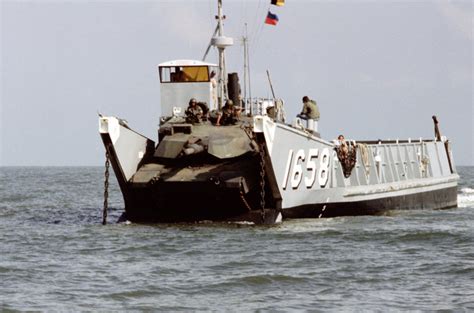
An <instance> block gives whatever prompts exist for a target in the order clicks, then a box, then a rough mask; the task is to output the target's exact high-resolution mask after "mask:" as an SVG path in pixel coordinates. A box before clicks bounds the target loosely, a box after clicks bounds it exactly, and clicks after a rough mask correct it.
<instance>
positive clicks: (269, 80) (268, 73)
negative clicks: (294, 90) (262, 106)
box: [267, 70, 276, 100]
mask: <svg viewBox="0 0 474 313" xmlns="http://www.w3.org/2000/svg"><path fill="white" fill-rule="evenodd" d="M267 76H268V82H269V83H270V88H271V89H272V95H273V100H275V99H276V97H275V91H274V90H273V85H272V80H271V79H270V72H269V71H268V70H267Z"/></svg>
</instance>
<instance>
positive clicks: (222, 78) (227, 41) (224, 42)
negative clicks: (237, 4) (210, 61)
mask: <svg viewBox="0 0 474 313" xmlns="http://www.w3.org/2000/svg"><path fill="white" fill-rule="evenodd" d="M216 18H217V32H216V33H217V36H214V37H213V38H212V40H211V43H212V45H213V46H215V47H216V48H217V49H218V51H219V79H218V105H219V109H220V108H222V104H223V102H224V99H226V98H227V97H228V95H227V88H226V83H227V79H226V75H227V71H226V66H225V48H226V47H229V46H232V45H233V44H234V40H233V39H232V38H231V37H225V36H224V26H223V21H224V19H225V16H224V15H223V14H222V0H217V16H216ZM216 33H215V34H216Z"/></svg>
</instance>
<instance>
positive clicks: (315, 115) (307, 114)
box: [297, 96, 319, 121]
mask: <svg viewBox="0 0 474 313" xmlns="http://www.w3.org/2000/svg"><path fill="white" fill-rule="evenodd" d="M297 116H298V117H299V118H301V119H304V120H308V119H312V120H316V121H319V108H318V104H317V103H316V101H314V100H311V99H309V98H308V96H304V97H303V110H302V111H301V113H300V114H298V115H297Z"/></svg>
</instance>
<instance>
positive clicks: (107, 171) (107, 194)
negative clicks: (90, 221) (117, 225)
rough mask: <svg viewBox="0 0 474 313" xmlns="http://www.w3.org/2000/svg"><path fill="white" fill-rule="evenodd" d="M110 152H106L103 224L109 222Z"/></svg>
mask: <svg viewBox="0 0 474 313" xmlns="http://www.w3.org/2000/svg"><path fill="white" fill-rule="evenodd" d="M109 166H110V162H109V152H108V151H106V152H105V173H104V176H105V179H104V209H103V210H102V225H105V224H107V208H108V206H109V203H108V198H109Z"/></svg>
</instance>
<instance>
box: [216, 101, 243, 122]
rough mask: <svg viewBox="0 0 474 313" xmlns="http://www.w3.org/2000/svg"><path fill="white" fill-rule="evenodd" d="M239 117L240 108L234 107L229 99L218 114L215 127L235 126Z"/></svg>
mask: <svg viewBox="0 0 474 313" xmlns="http://www.w3.org/2000/svg"><path fill="white" fill-rule="evenodd" d="M239 115H240V108H239V107H234V102H233V101H232V100H230V99H229V100H227V101H226V103H225V105H224V106H223V107H222V111H221V112H219V113H218V116H217V122H216V126H219V125H221V124H222V125H231V124H235V123H237V121H238V120H239Z"/></svg>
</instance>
